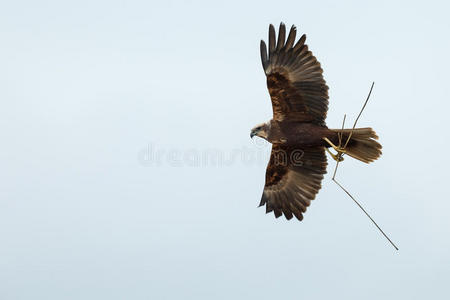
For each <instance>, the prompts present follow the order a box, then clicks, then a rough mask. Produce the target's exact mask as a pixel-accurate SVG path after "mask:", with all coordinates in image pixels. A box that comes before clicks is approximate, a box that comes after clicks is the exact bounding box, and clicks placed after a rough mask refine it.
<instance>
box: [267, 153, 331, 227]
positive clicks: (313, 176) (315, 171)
mask: <svg viewBox="0 0 450 300" xmlns="http://www.w3.org/2000/svg"><path fill="white" fill-rule="evenodd" d="M326 166H327V160H326V156H325V149H324V148H323V147H313V148H304V149H297V148H293V147H287V146H281V145H273V146H272V153H271V156H270V161H269V164H268V166H267V170H266V184H265V186H264V192H263V195H262V197H261V203H260V206H262V205H266V212H267V213H269V212H271V211H274V213H275V217H277V218H278V217H279V216H281V214H283V215H284V216H285V217H286V218H287V219H288V220H290V219H291V218H292V217H293V216H295V217H296V218H297V219H298V220H302V219H303V213H304V212H305V211H306V208H307V207H308V206H309V205H310V203H311V200H313V199H314V198H315V196H316V194H317V193H318V191H319V190H320V187H321V181H322V179H323V174H325V173H326Z"/></svg>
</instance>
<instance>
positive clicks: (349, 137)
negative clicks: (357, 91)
mask: <svg viewBox="0 0 450 300" xmlns="http://www.w3.org/2000/svg"><path fill="white" fill-rule="evenodd" d="M374 84H375V82H372V86H371V87H370V91H369V94H368V95H367V98H366V101H365V102H364V105H363V107H362V108H361V111H360V112H359V115H358V117H357V118H356V120H355V123H354V124H353V128H352V131H350V135H349V136H348V138H347V142H346V143H345V145H344V149H345V148H346V147H347V144H348V142H349V141H350V139H351V138H352V134H353V131H354V130H355V127H356V123H358V120H359V117H361V114H362V112H363V111H364V108H366V105H367V102H369V98H370V95H371V94H372V89H373V86H374Z"/></svg>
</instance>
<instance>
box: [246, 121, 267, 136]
mask: <svg viewBox="0 0 450 300" xmlns="http://www.w3.org/2000/svg"><path fill="white" fill-rule="evenodd" d="M268 131H269V124H267V123H262V124H259V125H256V126H255V127H253V128H252V130H251V131H250V137H251V138H253V137H254V136H259V137H260V138H263V139H265V140H267V137H268V135H269V132H268Z"/></svg>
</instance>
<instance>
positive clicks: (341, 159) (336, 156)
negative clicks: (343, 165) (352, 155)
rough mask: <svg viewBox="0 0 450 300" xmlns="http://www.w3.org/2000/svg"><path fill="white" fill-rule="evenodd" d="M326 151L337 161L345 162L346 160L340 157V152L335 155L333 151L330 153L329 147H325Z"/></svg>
mask: <svg viewBox="0 0 450 300" xmlns="http://www.w3.org/2000/svg"><path fill="white" fill-rule="evenodd" d="M325 150H327V152H328V154H330V155H331V157H332V158H333V159H334V160H335V161H343V160H344V158H343V157H342V155H339V152H338V153H337V154H333V153H331V151H330V150H329V149H328V148H327V147H325Z"/></svg>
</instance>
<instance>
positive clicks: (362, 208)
mask: <svg viewBox="0 0 450 300" xmlns="http://www.w3.org/2000/svg"><path fill="white" fill-rule="evenodd" d="M374 84H375V82H372V86H371V87H370V91H369V94H368V95H367V99H366V101H365V102H364V105H363V107H362V108H361V111H360V112H359V114H358V117H357V118H356V120H355V123H354V124H353V128H352V130H351V131H350V135H349V136H348V138H347V141H346V143H345V145H344V147H343V149H345V148H346V147H347V144H348V142H349V141H350V139H351V137H352V134H353V131H354V130H355V127H356V124H357V122H358V120H359V117H360V116H361V114H362V112H363V111H364V108H365V107H366V105H367V102H368V101H369V98H370V95H371V94H372V89H373V86H374ZM345 118H346V115H344V120H343V121H342V129H344V124H345ZM342 134H343V133H342V132H341V134H338V138H339V148H340V147H341V142H342ZM342 155H343V154H342ZM339 162H340V160H339V153H338V160H337V161H336V166H335V168H334V172H333V178H332V180H333V181H334V182H335V183H336V184H337V185H338V186H339V187H340V188H341V189H342V190H343V191H344V192H345V193H346V194H347V195H348V196H349V197H350V198H351V199H352V200H353V201H354V202H355V203H356V205H358V207H359V208H360V209H361V210H362V211H363V212H364V213H365V214H366V216H367V217H368V218H369V219H370V220H371V221H372V223H373V224H374V225H375V226H376V227H377V228H378V230H379V231H380V232H381V233H382V234H383V235H384V237H385V238H386V239H387V240H388V241H389V243H391V245H392V246H394V248H395V250H398V247H397V246H396V245H395V244H394V243H393V242H392V240H391V239H390V238H389V237H388V236H387V235H386V233H384V231H383V229H381V227H380V226H378V224H377V222H375V220H374V219H373V218H372V217H371V216H370V215H369V213H368V212H367V211H366V210H365V209H364V207H362V205H361V204H360V203H359V202H358V201H357V200H356V199H355V198H354V197H353V196H352V195H351V194H350V193H349V192H348V191H347V190H346V189H345V188H344V187H343V186H342V185H341V184H340V183H339V182H338V181H337V180H336V173H337V169H338V167H339Z"/></svg>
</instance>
